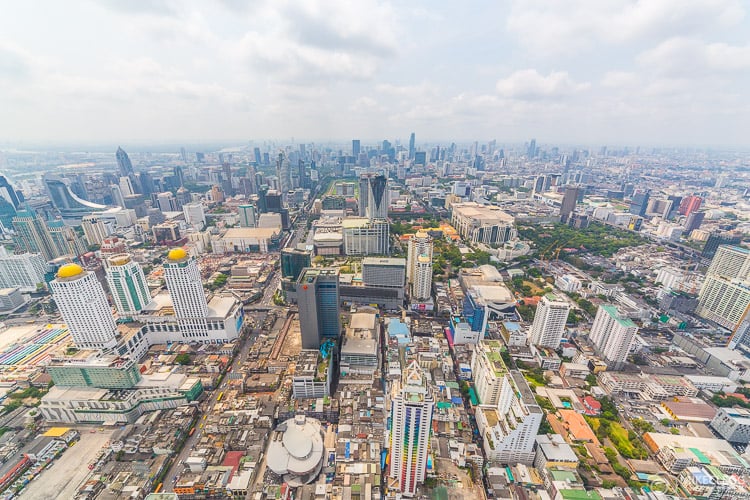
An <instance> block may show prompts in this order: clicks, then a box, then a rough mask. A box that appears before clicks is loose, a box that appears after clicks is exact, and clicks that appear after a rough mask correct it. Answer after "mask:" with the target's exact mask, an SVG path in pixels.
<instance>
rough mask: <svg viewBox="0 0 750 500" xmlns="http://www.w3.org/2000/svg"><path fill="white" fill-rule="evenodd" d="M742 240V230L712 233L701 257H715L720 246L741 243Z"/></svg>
mask: <svg viewBox="0 0 750 500" xmlns="http://www.w3.org/2000/svg"><path fill="white" fill-rule="evenodd" d="M741 241H742V233H740V232H726V233H711V234H710V235H709V237H708V240H706V244H705V245H704V246H703V250H702V251H701V257H704V258H706V259H713V258H714V255H716V251H717V250H718V249H719V246H721V245H739V244H740V242H741Z"/></svg>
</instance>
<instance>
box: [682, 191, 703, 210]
mask: <svg viewBox="0 0 750 500" xmlns="http://www.w3.org/2000/svg"><path fill="white" fill-rule="evenodd" d="M702 202H703V198H701V197H700V196H694V195H690V196H686V197H684V198H683V199H682V201H681V202H680V210H679V212H680V215H690V214H691V213H693V212H697V211H698V210H700V208H701V203H702Z"/></svg>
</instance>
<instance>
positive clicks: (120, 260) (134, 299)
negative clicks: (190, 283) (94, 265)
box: [107, 254, 151, 317]
mask: <svg viewBox="0 0 750 500" xmlns="http://www.w3.org/2000/svg"><path fill="white" fill-rule="evenodd" d="M107 284H108V285H109V291H110V292H111V293H112V301H113V302H114V303H115V307H117V312H119V313H120V316H122V317H132V315H133V314H137V313H139V312H141V311H142V310H143V308H144V307H146V305H148V304H149V303H150V302H151V293H150V292H149V290H148V283H146V275H145V274H143V269H142V268H141V266H140V265H139V264H138V263H137V262H135V261H134V260H133V259H131V257H130V255H128V254H119V255H114V256H112V257H110V258H109V259H107Z"/></svg>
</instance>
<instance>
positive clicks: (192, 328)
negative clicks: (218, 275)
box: [164, 248, 208, 341]
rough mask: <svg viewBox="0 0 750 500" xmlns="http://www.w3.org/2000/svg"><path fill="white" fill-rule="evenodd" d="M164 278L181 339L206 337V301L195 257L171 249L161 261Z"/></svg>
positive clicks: (179, 249)
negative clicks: (163, 260)
mask: <svg viewBox="0 0 750 500" xmlns="http://www.w3.org/2000/svg"><path fill="white" fill-rule="evenodd" d="M164 281H166V283H167V289H168V290H169V295H170V296H171V297H172V305H173V306H174V313H175V316H176V318H177V323H178V324H179V325H180V331H181V333H182V336H183V338H186V339H193V340H197V341H200V340H202V339H201V338H196V337H208V330H207V322H206V317H207V315H208V303H207V302H206V294H205V292H204V291H203V282H202V281H201V272H200V269H198V263H197V262H196V260H195V258H193V257H190V256H189V255H188V253H187V252H186V251H185V250H184V249H182V248H173V249H172V250H170V251H169V254H168V255H167V260H166V261H165V262H164Z"/></svg>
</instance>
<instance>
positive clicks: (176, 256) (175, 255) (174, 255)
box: [167, 248, 187, 260]
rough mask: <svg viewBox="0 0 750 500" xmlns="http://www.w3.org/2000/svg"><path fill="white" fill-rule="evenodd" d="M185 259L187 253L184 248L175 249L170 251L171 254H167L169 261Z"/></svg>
mask: <svg viewBox="0 0 750 500" xmlns="http://www.w3.org/2000/svg"><path fill="white" fill-rule="evenodd" d="M185 257H187V252H186V251H185V249H184V248H173V249H172V250H170V251H169V254H167V258H168V259H169V260H182V259H184V258H185Z"/></svg>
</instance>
